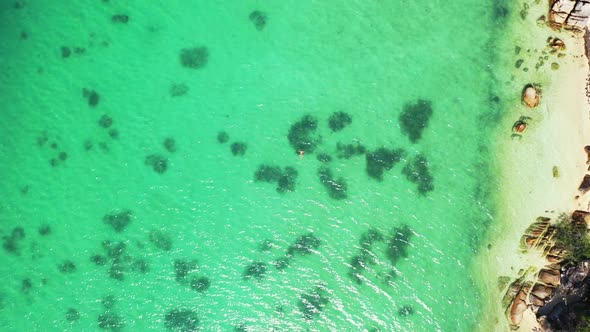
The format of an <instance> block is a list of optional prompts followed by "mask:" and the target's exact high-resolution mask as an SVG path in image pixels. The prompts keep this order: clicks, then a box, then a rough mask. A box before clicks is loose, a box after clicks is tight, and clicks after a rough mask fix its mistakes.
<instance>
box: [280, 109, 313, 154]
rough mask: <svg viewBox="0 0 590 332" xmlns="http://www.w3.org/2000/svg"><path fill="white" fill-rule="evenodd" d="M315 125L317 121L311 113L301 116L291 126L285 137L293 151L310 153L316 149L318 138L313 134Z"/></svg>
mask: <svg viewBox="0 0 590 332" xmlns="http://www.w3.org/2000/svg"><path fill="white" fill-rule="evenodd" d="M317 127H318V121H317V119H316V118H314V117H313V116H311V115H305V116H303V117H302V118H301V119H300V120H299V121H297V122H295V123H294V124H293V125H292V126H291V128H290V129H289V134H288V135H287V138H288V139H289V144H291V147H292V148H293V149H294V150H295V153H297V154H299V151H305V152H309V153H311V152H313V151H314V150H315V149H316V147H317V145H318V143H319V141H320V139H319V137H315V136H314V135H313V134H314V133H315V131H316V129H317Z"/></svg>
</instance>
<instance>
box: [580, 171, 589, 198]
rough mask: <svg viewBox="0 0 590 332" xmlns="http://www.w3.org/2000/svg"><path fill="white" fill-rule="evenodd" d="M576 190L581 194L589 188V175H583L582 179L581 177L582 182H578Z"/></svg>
mask: <svg viewBox="0 0 590 332" xmlns="http://www.w3.org/2000/svg"><path fill="white" fill-rule="evenodd" d="M578 190H579V191H580V192H581V193H582V195H584V194H585V193H587V192H588V190H590V175H588V174H586V175H584V179H582V183H580V186H579V187H578Z"/></svg>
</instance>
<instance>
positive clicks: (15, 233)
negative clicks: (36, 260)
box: [2, 226, 25, 255]
mask: <svg viewBox="0 0 590 332" xmlns="http://www.w3.org/2000/svg"><path fill="white" fill-rule="evenodd" d="M24 238H25V229H24V228H22V227H20V226H17V227H15V228H13V229H12V232H11V233H10V235H9V236H3V237H2V248H4V250H5V251H6V252H8V253H11V254H14V255H20V242H21V241H22V240H24Z"/></svg>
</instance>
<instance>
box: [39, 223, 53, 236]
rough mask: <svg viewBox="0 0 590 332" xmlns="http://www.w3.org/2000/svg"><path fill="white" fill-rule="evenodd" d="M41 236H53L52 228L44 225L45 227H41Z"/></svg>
mask: <svg viewBox="0 0 590 332" xmlns="http://www.w3.org/2000/svg"><path fill="white" fill-rule="evenodd" d="M39 235H41V236H47V235H51V226H49V225H47V224H43V225H41V226H39Z"/></svg>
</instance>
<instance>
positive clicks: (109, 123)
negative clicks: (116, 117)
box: [98, 114, 113, 129]
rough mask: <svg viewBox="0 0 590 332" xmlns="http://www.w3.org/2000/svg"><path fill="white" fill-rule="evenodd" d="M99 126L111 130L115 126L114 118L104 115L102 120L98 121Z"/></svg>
mask: <svg viewBox="0 0 590 332" xmlns="http://www.w3.org/2000/svg"><path fill="white" fill-rule="evenodd" d="M98 125H99V126H100V127H102V128H105V129H107V128H109V127H110V126H112V125H113V118H112V117H110V116H108V115H106V114H103V115H102V116H101V117H100V119H98Z"/></svg>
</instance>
